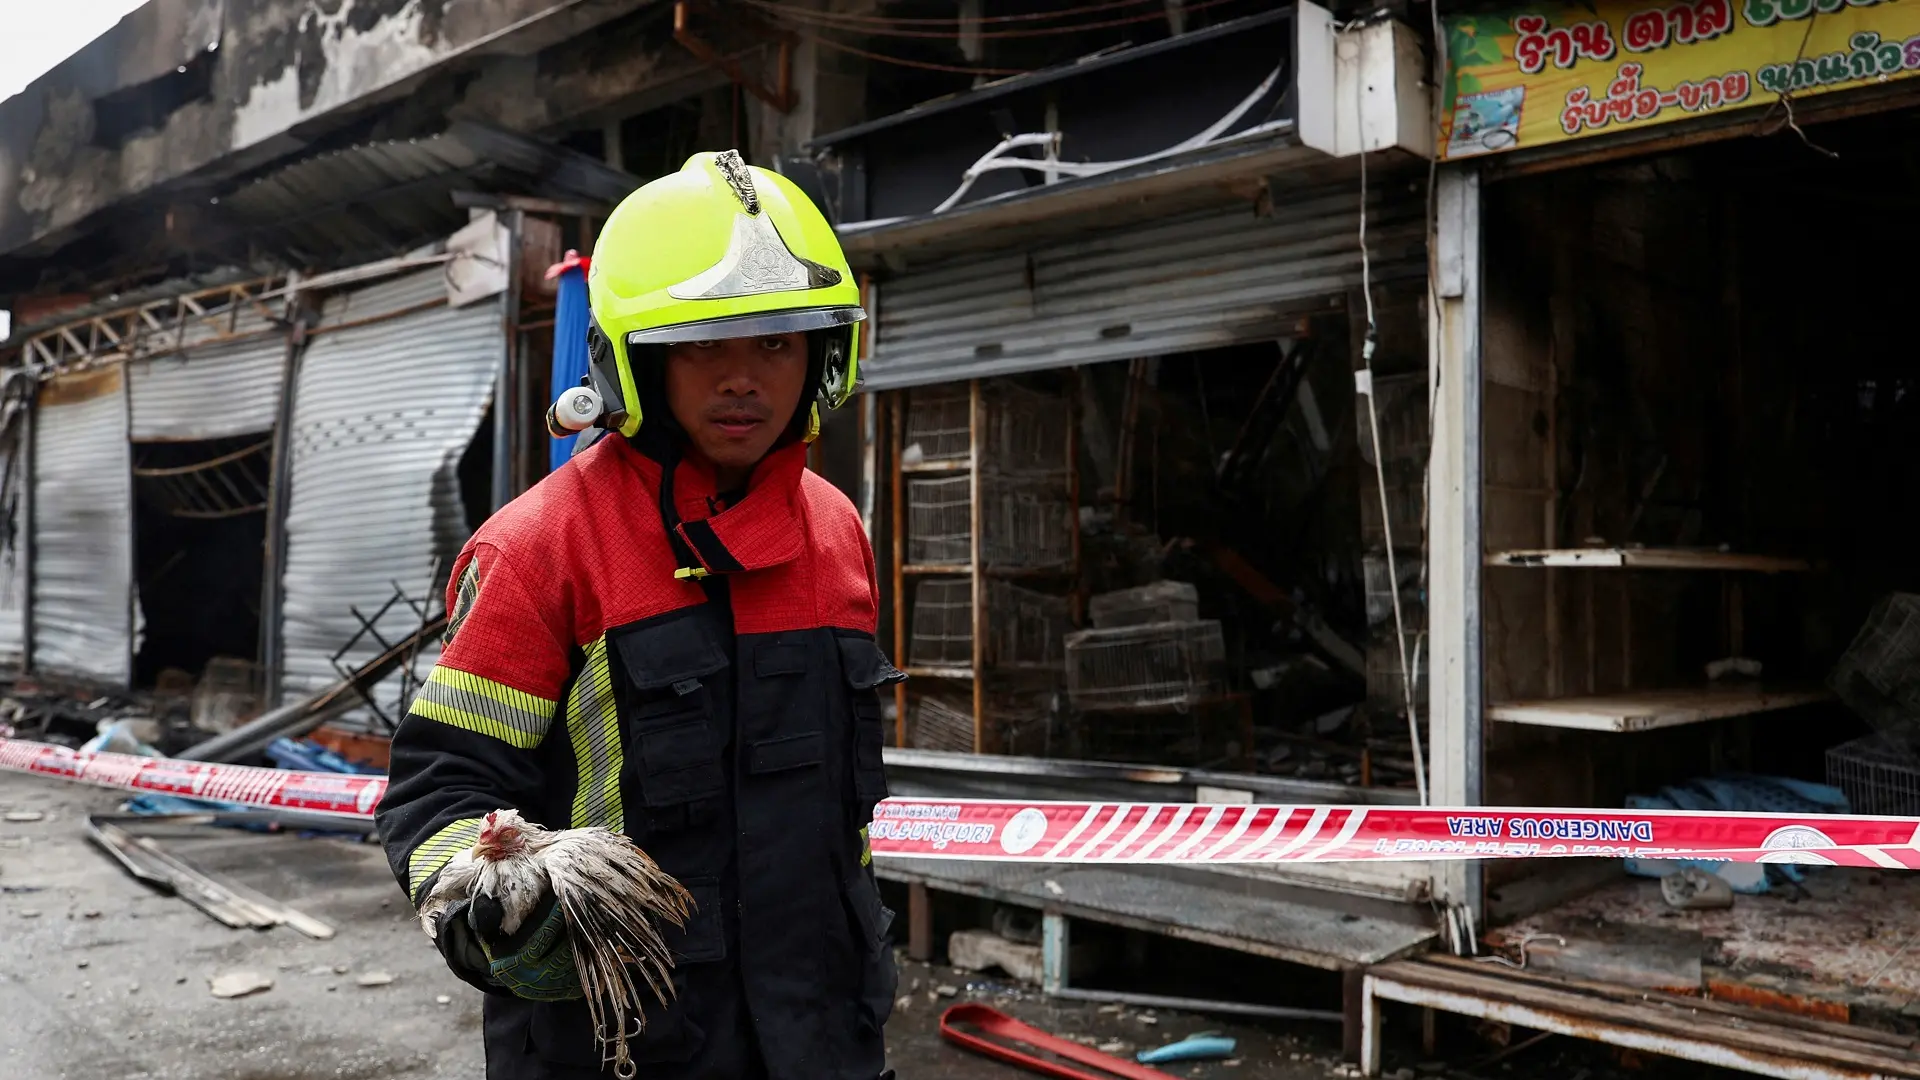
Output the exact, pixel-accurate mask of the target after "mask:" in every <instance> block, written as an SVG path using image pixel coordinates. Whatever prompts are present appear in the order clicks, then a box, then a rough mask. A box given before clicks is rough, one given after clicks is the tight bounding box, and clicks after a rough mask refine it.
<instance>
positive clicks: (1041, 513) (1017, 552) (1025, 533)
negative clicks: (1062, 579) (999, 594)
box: [980, 475, 1079, 570]
mask: <svg viewBox="0 0 1920 1080" xmlns="http://www.w3.org/2000/svg"><path fill="white" fill-rule="evenodd" d="M1070 500H1071V496H1070V494H1069V493H1068V491H1067V489H1066V488H1065V487H1064V486H1063V485H1059V484H1052V483H1047V482H1044V481H1039V482H1036V481H1033V480H1026V479H1015V478H1012V477H1005V476H999V475H988V476H987V477H985V478H984V479H983V480H982V482H981V493H980V507H981V516H982V517H983V518H985V527H984V528H983V529H982V530H981V534H980V541H981V543H980V555H981V561H982V562H984V563H985V564H986V565H987V566H989V567H991V568H994V569H998V570H1064V569H1066V568H1067V567H1070V566H1072V565H1073V556H1074V543H1073V541H1074V533H1075V531H1076V530H1077V529H1078V528H1079V515H1078V513H1076V512H1075V510H1074V507H1073V504H1072V502H1071V501H1070Z"/></svg>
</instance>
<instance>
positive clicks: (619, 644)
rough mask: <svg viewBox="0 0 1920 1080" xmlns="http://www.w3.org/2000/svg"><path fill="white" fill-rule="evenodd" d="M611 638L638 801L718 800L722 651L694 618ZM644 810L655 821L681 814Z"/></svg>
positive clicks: (658, 806)
mask: <svg viewBox="0 0 1920 1080" xmlns="http://www.w3.org/2000/svg"><path fill="white" fill-rule="evenodd" d="M613 644H614V648H615V650H616V651H617V652H618V654H619V658H620V665H621V670H622V672H623V673H624V674H625V676H626V684H627V686H626V693H625V694H624V695H622V702H621V714H622V716H621V718H622V721H623V724H624V726H625V727H626V729H627V745H628V749H629V752H630V753H631V754H632V755H633V756H634V758H635V759H637V760H636V761H635V768H634V775H635V780H636V781H637V784H638V787H639V789H640V790H639V795H640V799H641V802H642V803H643V805H645V806H646V807H647V808H648V810H649V811H663V810H667V809H668V808H673V807H681V808H686V807H690V806H692V805H693V804H698V803H701V802H704V801H707V800H713V799H717V798H719V797H720V796H721V795H722V794H724V793H725V791H726V777H725V774H724V773H723V772H722V771H721V747H722V740H721V738H720V732H719V731H717V730H716V729H715V724H714V702H713V696H714V689H713V687H712V685H710V684H712V683H713V682H714V680H715V679H716V678H725V677H726V676H725V675H724V674H722V673H723V672H726V671H727V670H728V666H729V665H728V661H727V654H726V652H725V651H724V650H722V649H721V648H720V646H719V643H717V642H715V641H714V640H713V638H712V636H711V635H710V634H709V632H708V631H707V630H706V629H705V628H704V627H703V626H701V625H700V624H699V623H697V622H694V621H692V620H675V621H673V622H672V623H669V624H666V625H660V626H649V627H644V628H642V629H638V630H633V631H629V632H627V633H624V634H622V635H620V636H619V637H617V638H615V639H614V642H613ZM648 816H649V818H650V819H651V821H652V824H654V825H656V826H659V825H667V824H672V823H673V821H674V819H675V818H676V817H677V816H679V815H672V814H659V813H650V814H649V815H648Z"/></svg>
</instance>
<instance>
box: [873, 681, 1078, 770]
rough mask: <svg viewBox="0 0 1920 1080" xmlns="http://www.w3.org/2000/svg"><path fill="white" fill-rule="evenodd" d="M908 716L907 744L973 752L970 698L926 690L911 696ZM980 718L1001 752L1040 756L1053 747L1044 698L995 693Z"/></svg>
mask: <svg viewBox="0 0 1920 1080" xmlns="http://www.w3.org/2000/svg"><path fill="white" fill-rule="evenodd" d="M910 716H911V718H910V721H909V723H908V725H907V745H908V746H910V747H912V748H913V749H915V750H945V751H948V752H951V753H960V754H970V753H972V752H973V706H972V703H971V702H968V701H963V700H959V699H953V698H947V697H943V696H941V695H938V694H928V695H925V696H922V697H920V698H918V699H916V700H915V702H914V705H913V708H912V710H911V714H910ZM984 719H985V723H986V727H987V730H989V731H992V732H994V733H995V734H996V736H997V738H996V740H995V741H996V742H997V743H998V744H999V745H1000V747H1001V749H1002V752H1003V753H1009V754H1023V755H1034V756H1041V757H1044V756H1046V755H1047V753H1048V752H1049V751H1050V750H1051V749H1052V748H1053V743H1054V735H1053V712H1052V710H1051V708H1049V706H1048V703H1047V702H1046V701H1045V700H1040V699H1034V698H1029V697H1018V696H997V697H995V699H994V700H993V701H991V702H990V703H988V704H987V706H986V709H985V717H984Z"/></svg>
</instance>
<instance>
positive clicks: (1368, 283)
mask: <svg viewBox="0 0 1920 1080" xmlns="http://www.w3.org/2000/svg"><path fill="white" fill-rule="evenodd" d="M1364 21H1365V20H1356V21H1354V22H1350V23H1346V24H1343V25H1341V26H1339V27H1337V29H1338V30H1350V29H1353V28H1355V27H1357V26H1359V25H1362V24H1363V23H1364ZM1362 92H1364V87H1363V86H1362V83H1361V81H1360V80H1358V79H1356V80H1354V94H1355V95H1356V96H1358V95H1359V94H1361V93H1362ZM1367 194H1368V191H1367V147H1366V140H1365V135H1364V133H1363V134H1362V138H1361V145H1360V291H1361V295H1362V297H1363V298H1364V299H1365V300H1366V311H1367V338H1366V343H1365V345H1363V346H1362V348H1361V351H1360V360H1361V365H1362V369H1363V371H1364V373H1365V375H1366V399H1367V432H1368V435H1369V436H1370V437H1371V438H1372V440H1373V470H1374V478H1375V486H1376V487H1378V488H1379V489H1380V527H1381V529H1382V530H1383V531H1384V533H1385V536H1386V546H1387V589H1388V590H1389V595H1391V596H1392V598H1393V637H1394V641H1393V644H1394V650H1395V652H1396V654H1397V655H1398V656H1399V658H1400V685H1401V691H1402V697H1403V699H1404V700H1405V702H1406V708H1407V734H1408V736H1409V737H1410V738H1411V739H1412V742H1413V779H1414V783H1415V784H1416V785H1417V786H1418V787H1419V789H1420V805H1422V806H1427V805H1430V800H1429V799H1428V792H1427V763H1426V754H1425V753H1424V751H1423V748H1422V747H1421V745H1420V711H1419V707H1418V706H1417V705H1416V703H1415V702H1414V699H1413V698H1414V694H1413V669H1412V666H1411V665H1410V664H1409V662H1408V657H1407V623H1406V615H1405V613H1404V612H1403V611H1402V610H1401V605H1400V565H1399V560H1397V559H1396V558H1394V550H1393V512H1392V508H1391V506H1390V505H1389V504H1388V500H1387V461H1386V457H1385V455H1384V454H1382V452H1381V447H1380V414H1379V410H1377V409H1376V408H1375V407H1374V397H1373V390H1374V385H1373V354H1374V351H1375V349H1376V348H1377V347H1378V345H1379V340H1380V338H1379V329H1380V328H1379V323H1378V322H1377V321H1376V320H1375V318H1374V309H1373V260H1372V256H1371V254H1370V253H1369V252H1368V250H1367ZM1414 655H1415V656H1416V657H1417V656H1418V655H1419V652H1418V648H1417V646H1416V650H1415V653H1414Z"/></svg>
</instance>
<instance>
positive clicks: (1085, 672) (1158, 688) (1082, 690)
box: [1066, 619, 1227, 712]
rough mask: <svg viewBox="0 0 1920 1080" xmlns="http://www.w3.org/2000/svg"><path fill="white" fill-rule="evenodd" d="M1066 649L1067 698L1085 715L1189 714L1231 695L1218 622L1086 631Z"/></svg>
mask: <svg viewBox="0 0 1920 1080" xmlns="http://www.w3.org/2000/svg"><path fill="white" fill-rule="evenodd" d="M1066 645H1067V697H1068V700H1069V701H1071V702H1072V703H1073V707H1074V708H1075V709H1077V710H1080V711H1083V712H1091V711H1099V710H1115V709H1118V710H1127V709H1136V710H1137V709H1174V710H1185V709H1188V708H1191V707H1193V706H1194V705H1197V704H1199V703H1201V702H1203V701H1206V700H1208V699H1209V698H1213V697H1217V696H1219V695H1221V694H1223V693H1225V692H1226V662H1227V646H1226V638H1225V635H1224V634H1223V633H1222V631H1221V627H1220V623H1219V621H1218V620H1216V619H1200V620H1196V621H1193V622H1178V623H1153V624H1148V625H1145V626H1120V627H1114V628H1111V629H1105V630H1102V629H1097V628H1096V629H1092V630H1080V631H1076V632H1075V633H1072V634H1069V635H1067V642H1066Z"/></svg>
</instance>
